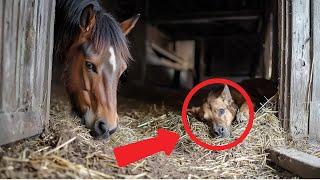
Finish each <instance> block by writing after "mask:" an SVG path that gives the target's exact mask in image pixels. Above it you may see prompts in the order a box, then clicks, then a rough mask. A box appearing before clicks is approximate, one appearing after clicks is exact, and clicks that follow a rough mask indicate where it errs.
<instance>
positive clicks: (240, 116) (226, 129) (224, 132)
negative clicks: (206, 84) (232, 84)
mask: <svg viewBox="0 0 320 180" xmlns="http://www.w3.org/2000/svg"><path fill="white" fill-rule="evenodd" d="M239 84H240V85H241V86H242V87H243V88H244V89H245V90H246V91H247V93H248V94H249V96H250V98H251V100H252V101H253V105H254V107H255V109H257V108H259V107H260V105H261V104H262V103H264V102H266V99H269V98H271V97H273V96H274V95H275V94H276V93H277V86H276V84H275V83H274V82H272V81H270V80H266V79H262V78H256V79H250V80H244V81H242V82H240V83H239ZM188 113H189V114H191V115H192V116H194V117H196V118H197V119H198V120H200V121H203V122H204V123H206V124H207V125H208V126H209V127H210V128H209V129H210V134H211V135H212V136H214V137H218V136H220V137H229V136H230V135H231V125H232V123H233V122H237V123H242V122H245V121H247V120H248V118H249V107H248V104H247V103H246V101H245V99H244V97H243V96H242V95H241V94H240V93H239V92H238V91H237V90H235V89H233V88H229V86H228V85H225V86H224V88H223V90H222V91H221V90H218V91H217V92H213V91H210V93H209V95H208V96H207V98H206V99H205V101H204V102H203V104H202V105H201V106H199V107H192V108H191V109H188Z"/></svg>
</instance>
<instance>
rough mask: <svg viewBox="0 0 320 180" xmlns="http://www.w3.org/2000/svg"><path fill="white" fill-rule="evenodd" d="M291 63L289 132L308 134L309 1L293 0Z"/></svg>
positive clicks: (294, 134)
mask: <svg viewBox="0 0 320 180" xmlns="http://www.w3.org/2000/svg"><path fill="white" fill-rule="evenodd" d="M291 7H292V28H291V30H292V52H291V53H292V62H291V80H290V89H291V92H290V96H291V97H290V113H291V114H290V132H291V134H292V135H293V136H294V137H299V136H301V137H303V136H307V135H308V118H309V98H308V97H309V91H308V89H309V88H308V87H309V81H310V65H311V64H310V62H311V58H310V42H311V41H310V38H311V35H310V1H309V0H293V1H292V4H291Z"/></svg>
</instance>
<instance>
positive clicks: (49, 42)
mask: <svg viewBox="0 0 320 180" xmlns="http://www.w3.org/2000/svg"><path fill="white" fill-rule="evenodd" d="M55 7H56V1H50V3H49V4H48V12H49V14H48V23H47V26H48V27H47V30H48V31H47V33H48V34H47V36H46V38H47V39H46V54H45V59H46V61H45V68H44V69H45V70H46V73H45V81H44V84H43V88H44V89H46V90H47V91H46V92H45V94H44V99H43V101H44V103H45V106H44V107H43V109H44V110H45V122H44V123H48V122H49V113H50V97H51V79H52V62H53V42H54V39H53V37H54V17H55Z"/></svg>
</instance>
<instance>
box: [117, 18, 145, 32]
mask: <svg viewBox="0 0 320 180" xmlns="http://www.w3.org/2000/svg"><path fill="white" fill-rule="evenodd" d="M139 18H140V14H137V15H135V16H133V17H132V18H130V19H127V20H125V21H123V22H122V23H120V27H121V29H122V31H123V33H124V34H125V35H127V34H129V32H130V31H131V30H132V29H133V28H134V26H135V25H136V23H137V22H138V20H139Z"/></svg>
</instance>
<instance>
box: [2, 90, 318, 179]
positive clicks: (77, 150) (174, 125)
mask: <svg viewBox="0 0 320 180" xmlns="http://www.w3.org/2000/svg"><path fill="white" fill-rule="evenodd" d="M271 105H272V103H271ZM271 105H270V106H271ZM172 109H179V108H176V107H175V108H172V107H170V106H166V104H165V103H159V104H152V103H146V102H143V101H138V100H135V99H128V98H120V100H119V114H120V117H121V124H120V128H119V130H118V131H117V132H116V133H115V134H114V135H113V136H112V137H111V138H110V139H109V140H94V139H92V137H91V136H90V135H89V133H88V130H87V129H85V128H84V127H82V126H81V125H80V120H79V119H78V118H75V117H72V116H71V115H70V107H69V105H68V103H67V98H66V97H64V96H59V97H55V96H53V97H52V102H51V111H50V114H51V118H50V122H49V123H48V126H47V127H48V128H47V129H46V130H45V132H44V133H43V134H41V135H40V136H37V137H34V138H30V139H26V140H22V141H20V142H17V143H14V144H11V145H6V146H2V147H0V178H294V177H295V176H294V175H292V174H290V173H288V172H286V171H284V170H281V169H279V168H275V167H273V166H270V165H269V164H268V163H267V154H266V153H265V152H264V150H265V149H266V148H268V147H270V146H283V145H288V143H286V139H285V135H284V132H283V130H282V129H281V128H280V122H279V120H278V118H276V116H275V115H274V114H275V113H276V112H274V111H273V110H272V108H268V106H265V108H264V109H262V110H260V111H261V112H258V113H257V114H256V119H255V123H254V126H253V128H252V130H251V133H250V134H249V136H248V137H247V139H246V140H245V141H244V142H243V143H241V144H240V145H239V146H237V147H235V148H232V149H231V150H227V151H222V152H214V151H209V150H205V149H203V148H201V147H199V146H197V145H195V144H194V143H193V142H191V141H190V140H189V137H188V136H187V135H186V134H185V132H184V129H183V127H182V123H181V116H180V112H179V111H178V110H172ZM190 123H191V127H192V129H193V131H194V132H195V134H196V135H197V136H198V137H199V138H201V139H203V140H204V141H206V142H208V143H213V144H217V143H221V142H228V141H229V140H231V139H232V138H233V137H231V138H230V139H217V138H216V139H214V138H212V137H210V136H209V134H208V128H207V127H206V126H205V125H204V124H202V123H200V122H198V121H196V120H194V119H192V118H191V119H190ZM245 126H246V124H245V123H244V124H238V125H234V127H233V128H234V132H233V134H234V137H235V136H238V135H239V134H241V133H242V131H243V129H244V128H245ZM158 128H165V129H168V130H172V131H175V132H177V133H179V134H180V140H179V142H178V144H177V146H176V148H175V150H174V152H173V153H172V155H171V156H170V157H167V156H166V155H165V154H164V153H159V154H156V155H154V156H152V157H149V158H146V159H144V160H141V161H138V162H136V163H134V164H132V165H129V166H128V167H125V168H118V167H117V165H116V162H115V159H114V155H113V151H112V149H113V148H114V147H116V146H119V145H125V144H128V143H132V142H135V141H139V140H142V139H146V138H150V137H153V136H155V134H156V130H157V129H158ZM291 144H292V143H291ZM303 148H305V147H303ZM319 152H320V148H319V147H315V148H314V149H313V150H310V151H309V153H311V154H315V155H318V156H320V153H319Z"/></svg>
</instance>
